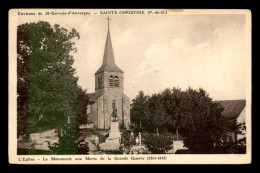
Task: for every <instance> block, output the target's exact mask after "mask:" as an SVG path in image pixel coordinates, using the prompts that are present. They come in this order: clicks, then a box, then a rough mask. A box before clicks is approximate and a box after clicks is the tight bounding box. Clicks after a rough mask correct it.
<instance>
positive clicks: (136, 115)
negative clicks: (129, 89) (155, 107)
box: [130, 91, 148, 129]
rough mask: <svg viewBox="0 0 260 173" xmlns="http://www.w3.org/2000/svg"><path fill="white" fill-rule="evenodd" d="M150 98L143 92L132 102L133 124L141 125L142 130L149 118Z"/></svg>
mask: <svg viewBox="0 0 260 173" xmlns="http://www.w3.org/2000/svg"><path fill="white" fill-rule="evenodd" d="M147 101H148V96H146V95H144V92H143V91H140V92H139V94H138V95H137V96H136V97H135V98H134V99H133V100H132V104H131V111H130V113H131V122H133V123H135V124H139V128H140V129H141V128H142V124H144V123H145V120H147V117H148V104H147V103H148V102H147Z"/></svg>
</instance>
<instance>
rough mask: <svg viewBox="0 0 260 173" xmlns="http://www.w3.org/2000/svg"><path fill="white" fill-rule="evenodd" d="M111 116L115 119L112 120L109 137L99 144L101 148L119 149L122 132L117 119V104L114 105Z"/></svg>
mask: <svg viewBox="0 0 260 173" xmlns="http://www.w3.org/2000/svg"><path fill="white" fill-rule="evenodd" d="M111 117H112V118H113V119H112V121H111V122H110V131H109V137H108V138H107V139H106V140H105V142H104V143H101V144H100V145H99V146H100V149H101V150H119V147H120V140H121V133H120V131H119V121H118V120H117V109H116V107H115V106H113V112H112V114H111Z"/></svg>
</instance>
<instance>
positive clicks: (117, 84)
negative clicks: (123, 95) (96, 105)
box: [114, 76, 119, 87]
mask: <svg viewBox="0 0 260 173" xmlns="http://www.w3.org/2000/svg"><path fill="white" fill-rule="evenodd" d="M114 83H115V86H117V87H119V78H118V76H116V77H115V81H114Z"/></svg>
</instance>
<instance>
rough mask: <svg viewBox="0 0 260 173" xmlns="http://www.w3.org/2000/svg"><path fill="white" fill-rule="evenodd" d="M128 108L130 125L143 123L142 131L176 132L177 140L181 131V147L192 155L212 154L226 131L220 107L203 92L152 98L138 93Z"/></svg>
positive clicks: (166, 92)
mask: <svg viewBox="0 0 260 173" xmlns="http://www.w3.org/2000/svg"><path fill="white" fill-rule="evenodd" d="M131 106H132V108H131V121H132V122H135V123H136V124H138V123H140V122H142V124H143V127H144V128H146V129H147V130H149V129H150V128H151V127H152V128H154V129H157V132H158V129H159V128H162V127H167V128H168V130H171V131H173V130H175V131H176V136H177V140H178V139H179V137H178V134H179V130H180V131H181V136H182V139H183V140H184V145H185V146H186V147H188V148H189V149H190V151H192V152H201V153H207V152H210V151H212V148H213V147H214V144H220V143H221V141H222V139H223V138H224V136H225V134H226V131H227V121H226V120H225V119H224V118H223V117H222V116H221V113H222V111H223V107H221V106H220V105H219V104H218V103H215V102H213V101H212V99H211V98H210V97H209V95H208V94H207V93H206V91H205V90H203V89H199V90H193V89H191V88H189V89H187V90H185V91H182V90H181V89H179V88H173V89H169V88H167V89H165V90H164V91H163V92H161V93H158V94H153V95H152V96H147V95H144V93H143V92H140V93H139V95H137V96H136V98H135V99H133V103H132V105H131ZM150 131H151V130H150Z"/></svg>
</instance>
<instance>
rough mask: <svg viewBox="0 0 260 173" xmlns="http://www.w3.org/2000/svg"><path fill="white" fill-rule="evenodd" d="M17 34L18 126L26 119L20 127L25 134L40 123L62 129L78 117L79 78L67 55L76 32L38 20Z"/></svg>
mask: <svg viewBox="0 0 260 173" xmlns="http://www.w3.org/2000/svg"><path fill="white" fill-rule="evenodd" d="M17 35H18V36H17V38H18V40H17V48H18V55H17V57H18V65H19V67H18V73H19V75H18V124H19V123H20V122H21V120H22V119H23V120H27V121H26V123H24V122H25V121H23V122H22V124H26V125H25V126H27V128H28V129H27V132H28V133H31V132H33V131H35V130H36V129H37V125H38V124H39V122H41V124H45V125H48V126H49V127H58V128H62V127H63V126H64V125H65V124H66V122H67V119H68V116H74V117H75V116H76V114H77V108H78V106H77V105H78V98H77V91H78V88H77V80H78V79H77V77H75V76H74V75H75V69H74V68H73V67H72V64H73V62H74V60H73V56H72V55H71V54H70V53H71V52H73V51H74V52H76V48H75V46H74V45H75V43H74V42H73V41H72V39H74V38H78V39H79V33H77V32H76V30H75V29H72V31H71V32H68V31H67V30H66V29H65V28H63V27H60V26H59V25H54V27H52V26H51V25H50V24H49V23H48V22H42V21H41V22H38V23H26V24H22V25H19V26H18V30H17ZM20 65H21V66H20ZM25 116H26V118H25ZM22 117H23V118H22ZM18 128H19V127H18Z"/></svg>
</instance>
